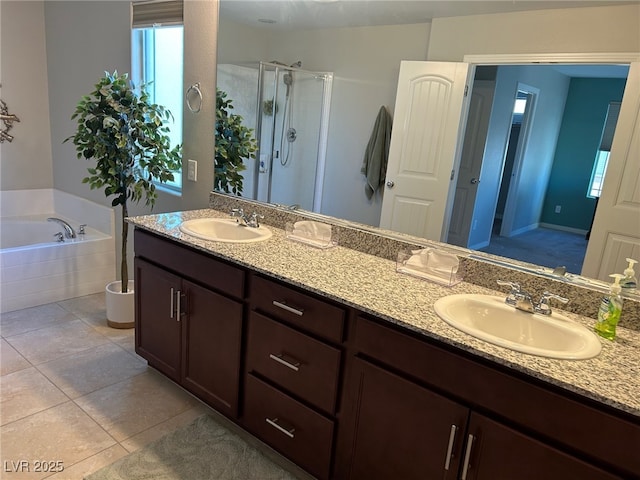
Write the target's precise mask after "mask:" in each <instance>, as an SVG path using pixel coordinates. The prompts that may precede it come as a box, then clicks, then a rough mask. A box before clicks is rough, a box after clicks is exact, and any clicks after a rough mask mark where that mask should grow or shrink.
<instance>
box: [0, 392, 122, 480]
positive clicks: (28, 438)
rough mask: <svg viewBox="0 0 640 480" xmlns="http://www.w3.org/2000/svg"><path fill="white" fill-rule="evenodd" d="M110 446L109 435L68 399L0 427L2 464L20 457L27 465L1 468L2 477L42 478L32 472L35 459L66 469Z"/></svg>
mask: <svg viewBox="0 0 640 480" xmlns="http://www.w3.org/2000/svg"><path fill="white" fill-rule="evenodd" d="M113 445H116V443H115V441H114V440H113V438H111V437H110V436H109V435H108V434H107V433H106V432H105V431H104V430H103V429H102V428H100V427H99V426H98V425H96V423H95V422H94V421H93V420H92V419H91V418H89V416H87V414H86V413H84V412H83V411H82V409H80V408H79V407H78V406H77V405H75V404H74V403H73V402H71V401H69V402H67V403H63V404H61V405H58V406H56V407H53V408H50V409H48V410H44V411H43V412H40V413H36V414H35V415H31V416H29V417H26V418H23V419H21V420H18V421H16V422H12V423H10V424H8V425H4V426H3V427H1V428H0V449H1V450H2V460H3V466H6V464H5V463H4V462H19V461H20V460H23V461H26V462H28V464H29V465H30V467H31V469H30V470H31V471H30V472H24V471H23V472H15V471H3V472H2V479H3V480H9V479H20V480H23V479H24V480H28V479H39V478H43V476H44V475H43V474H42V473H38V472H35V471H34V468H35V464H34V462H36V461H47V462H61V463H62V466H63V467H64V468H66V467H67V466H71V465H74V464H76V463H78V462H80V461H82V460H84V459H87V458H89V457H91V456H93V455H96V454H97V453H100V452H102V451H103V450H105V449H107V448H109V447H112V446H113ZM9 465H10V466H11V465H12V464H11V463H9ZM3 470H6V469H3ZM9 470H15V469H12V468H9ZM50 474H51V473H48V474H47V475H50Z"/></svg>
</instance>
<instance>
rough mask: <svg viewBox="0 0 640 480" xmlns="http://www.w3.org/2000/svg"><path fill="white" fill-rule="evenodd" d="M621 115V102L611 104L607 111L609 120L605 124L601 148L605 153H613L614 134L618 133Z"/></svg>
mask: <svg viewBox="0 0 640 480" xmlns="http://www.w3.org/2000/svg"><path fill="white" fill-rule="evenodd" d="M619 114H620V102H611V103H609V109H608V110H607V119H606V120H605V122H604V128H603V129H602V139H601V140H600V148H599V149H598V150H601V151H603V152H610V151H611V144H612V143H613V134H614V133H615V131H616V124H617V123H618V115H619Z"/></svg>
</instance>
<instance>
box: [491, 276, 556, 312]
mask: <svg viewBox="0 0 640 480" xmlns="http://www.w3.org/2000/svg"><path fill="white" fill-rule="evenodd" d="M498 285H503V286H507V287H511V291H510V292H509V295H507V298H505V300H504V303H506V304H507V305H511V306H512V307H514V308H516V309H517V310H521V311H523V312H528V313H539V314H541V315H551V307H550V306H549V300H558V301H559V302H562V303H567V302H568V301H569V299H567V298H564V297H561V296H560V295H556V294H555V293H551V292H544V293H543V294H542V298H541V299H540V301H539V302H538V303H535V302H534V301H533V299H532V297H531V295H530V294H529V293H527V292H526V291H524V290H522V288H521V287H520V284H519V283H516V282H507V281H504V280H498Z"/></svg>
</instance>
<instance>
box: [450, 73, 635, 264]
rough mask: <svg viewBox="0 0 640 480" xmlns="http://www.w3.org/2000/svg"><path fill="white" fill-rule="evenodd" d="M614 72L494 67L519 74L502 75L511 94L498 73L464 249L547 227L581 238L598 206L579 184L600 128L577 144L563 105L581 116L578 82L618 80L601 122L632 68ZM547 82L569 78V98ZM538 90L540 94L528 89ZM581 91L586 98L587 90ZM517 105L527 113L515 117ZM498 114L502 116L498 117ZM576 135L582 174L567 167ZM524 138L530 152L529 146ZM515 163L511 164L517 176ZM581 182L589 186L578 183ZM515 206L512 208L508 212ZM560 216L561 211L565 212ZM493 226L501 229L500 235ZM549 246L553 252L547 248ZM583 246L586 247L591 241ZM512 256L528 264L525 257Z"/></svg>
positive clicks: (566, 85)
mask: <svg viewBox="0 0 640 480" xmlns="http://www.w3.org/2000/svg"><path fill="white" fill-rule="evenodd" d="M484 66H485V65H483V67H484ZM609 67H610V66H605V65H566V66H564V65H562V66H560V65H558V66H552V65H519V66H518V65H498V66H497V69H498V71H500V70H503V71H504V70H507V69H513V70H514V71H515V73H511V72H507V73H504V74H503V77H508V78H509V79H510V81H511V85H513V86H512V87H511V88H513V89H512V90H511V93H508V92H507V93H505V92H503V91H501V90H500V89H501V88H504V83H505V82H504V81H502V82H501V81H500V80H501V78H500V73H498V74H497V77H498V81H497V82H496V94H495V97H494V98H495V99H494V104H493V108H492V113H491V116H492V119H491V125H490V127H489V129H488V133H487V139H486V143H485V144H484V157H483V162H482V170H481V183H479V187H478V196H477V200H476V207H475V208H474V216H473V219H472V224H471V228H470V234H469V237H468V240H467V243H466V244H464V243H462V244H461V245H463V246H467V247H468V248H471V249H476V250H484V249H485V248H486V247H488V245H489V244H490V242H491V235H492V234H494V236H495V235H496V233H498V232H499V233H500V234H501V235H503V236H504V237H505V238H509V237H514V236H518V235H522V234H525V233H526V232H529V231H534V230H537V229H540V228H543V229H544V228H549V227H551V228H552V229H554V230H560V231H565V232H569V233H573V234H576V233H577V234H578V235H579V236H580V235H582V237H584V234H585V233H586V231H588V229H589V227H590V223H591V220H592V218H593V212H594V210H595V202H593V200H592V199H591V200H590V199H588V198H587V195H586V193H587V192H586V189H587V185H586V182H587V181H588V180H589V178H586V181H585V182H582V180H583V178H582V177H583V176H584V175H585V174H584V172H583V171H587V173H586V176H587V177H588V176H589V175H590V173H591V168H592V165H593V161H594V159H595V149H596V147H597V143H598V141H599V140H600V139H599V136H600V134H601V128H602V123H600V124H599V125H598V126H597V133H593V132H591V133H590V134H589V135H586V134H584V135H583V137H584V136H588V137H589V138H590V140H587V139H586V138H581V139H580V135H578V134H576V129H575V128H573V130H572V128H569V127H570V126H569V127H568V126H567V125H564V124H563V118H564V117H565V113H566V112H565V107H567V108H569V107H572V108H573V109H574V110H576V106H575V105H576V100H575V98H571V96H572V95H573V96H574V97H575V96H577V93H576V92H580V88H582V89H583V90H584V85H582V86H579V85H578V86H575V88H574V87H573V86H572V82H574V79H575V81H576V83H580V82H582V83H583V84H584V82H588V81H591V80H588V79H594V80H593V81H594V82H602V81H605V80H604V79H605V78H607V79H613V78H616V80H617V81H618V85H619V86H621V87H620V88H618V89H617V93H616V94H615V95H614V96H613V97H611V98H607V101H606V102H604V103H603V102H600V103H601V104H602V105H604V106H602V105H600V106H598V107H597V108H604V109H605V110H604V112H600V113H602V115H600V113H598V114H597V115H596V116H598V115H600V116H602V117H603V118H602V119H601V120H603V119H604V115H605V114H606V105H607V104H608V102H609V101H611V100H613V99H615V98H616V97H617V98H618V99H621V98H622V94H623V92H624V85H625V82H626V76H627V74H628V66H622V67H620V68H621V71H620V72H616V73H615V74H614V75H611V70H610V68H609ZM545 76H547V77H554V76H555V77H557V78H556V80H558V79H559V80H558V81H557V82H556V83H559V84H560V90H562V88H561V87H562V78H563V76H564V92H560V93H558V94H553V93H551V92H552V88H551V86H552V85H551V84H550V83H545V81H546V79H545V78H544V77H545ZM503 80H504V78H503ZM521 80H524V81H521ZM516 85H517V87H516ZM534 85H535V88H529V87H533V86H534ZM538 87H540V88H538ZM579 87H580V88H579ZM536 89H538V91H536ZM540 90H542V94H543V96H542V97H541V98H542V100H540V98H539V95H540ZM574 90H575V91H574ZM582 93H583V94H584V91H583V92H582ZM507 94H508V95H509V99H508V105H507V101H506V100H505V98H504V97H506V96H507ZM549 95H555V97H554V100H553V102H552V104H553V105H555V107H556V108H555V110H554V112H553V114H551V113H550V111H549V104H550V102H549V100H548V98H545V97H548V96H549ZM587 98H589V97H587ZM516 100H517V101H518V102H519V103H521V104H522V105H525V110H524V111H523V112H522V113H514V112H513V110H514V109H513V107H514V102H515V101H516ZM589 101H590V100H589ZM570 102H573V106H571V105H569V103H570ZM537 104H541V105H542V107H541V108H540V109H539V110H540V116H539V117H540V118H536V119H535V120H533V119H534V117H538V114H537V113H536V112H537V111H538V108H537ZM586 104H587V102H585V101H583V102H582V104H580V102H578V106H579V107H580V108H583V107H584V106H585V105H586ZM527 107H528V108H527ZM507 109H508V112H507ZM497 110H500V111H499V112H498V113H496V111H497ZM507 114H508V119H507ZM498 116H502V118H501V119H500V118H498ZM526 119H529V120H531V121H530V123H529V125H527V122H526ZM500 121H502V122H503V126H502V127H501V128H502V129H501V131H498V130H499V129H498V128H497V126H496V125H497V123H499V122H500ZM554 122H555V123H554ZM592 123H593V122H592ZM539 129H543V130H544V129H546V132H541V131H538V130H539ZM500 135H502V137H500ZM572 136H573V138H574V140H575V138H576V137H577V138H579V143H580V144H581V145H579V147H580V148H576V149H575V152H574V155H573V156H574V157H575V158H580V159H581V161H582V164H581V165H579V168H577V167H575V166H573V167H570V168H569V167H567V166H566V165H564V166H563V162H565V158H566V157H569V156H571V151H570V150H569V154H567V146H566V145H565V144H566V140H565V137H567V138H568V137H572ZM592 137H593V138H592ZM516 138H517V139H518V140H516ZM527 140H528V143H529V147H526V145H527ZM587 143H593V144H595V145H596V146H593V145H592V146H593V150H594V152H593V155H591V153H587V154H584V152H583V151H582V149H583V147H585V146H586V144H587ZM512 161H513V163H512ZM518 161H520V162H521V164H519V163H518ZM511 165H514V166H513V169H512V170H511V168H512V167H511ZM581 182H582V183H585V185H581ZM559 195H560V196H561V197H559ZM479 202H482V203H479ZM478 205H481V207H478ZM510 205H513V206H512V207H511V210H510ZM558 206H559V207H560V208H559V209H558ZM557 210H561V212H558V211H557ZM575 210H577V211H578V213H577V214H574V213H572V212H574V211H575ZM582 216H586V217H588V221H587V224H586V225H585V226H582V225H580V224H579V222H578V219H579V218H580V217H582ZM574 220H575V221H574ZM494 227H499V228H498V231H496V229H495V228H494ZM583 240H584V239H583ZM452 243H453V242H452ZM583 243H584V242H583ZM542 248H544V246H543V245H542V244H537V245H536V249H539V250H540V249H542ZM549 248H554V247H551V246H550V247H549ZM556 248H557V247H556ZM584 248H586V243H585V247H584ZM584 248H583V249H584ZM498 254H499V255H502V256H507V255H504V254H500V253H498ZM510 258H515V259H520V260H523V261H528V260H526V259H524V258H517V257H510ZM532 263H533V262H532ZM535 263H539V262H535Z"/></svg>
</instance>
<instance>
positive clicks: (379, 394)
mask: <svg viewBox="0 0 640 480" xmlns="http://www.w3.org/2000/svg"><path fill="white" fill-rule="evenodd" d="M434 368H435V367H434ZM353 371H354V377H353V380H354V382H353V384H352V385H354V386H355V388H356V389H357V393H356V395H355V397H354V401H355V402H356V405H357V406H356V409H355V414H354V418H355V419H356V420H355V427H354V428H355V432H354V433H355V434H354V436H353V452H352V455H351V457H352V459H351V467H350V475H349V477H350V478H351V479H352V480H355V479H366V480H374V479H380V480H389V479H402V480H411V479H420V480H424V479H425V478H446V479H449V478H450V479H453V478H456V474H457V471H458V466H459V463H460V462H459V460H460V453H461V450H462V440H463V436H464V429H465V424H466V421H467V417H468V409H467V408H466V407H463V406H461V405H459V404H457V403H455V402H452V401H450V400H448V399H446V398H444V397H442V396H440V395H437V394H435V393H433V392H431V391H429V390H427V389H425V388H422V387H421V386H419V385H416V384H414V383H412V382H410V381H408V380H406V379H404V378H402V377H399V376H397V375H395V374H393V373H391V372H388V371H386V370H383V369H381V368H379V367H377V366H374V365H372V364H370V363H368V362H365V361H363V360H360V359H359V358H356V359H355V360H354V370H353Z"/></svg>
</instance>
